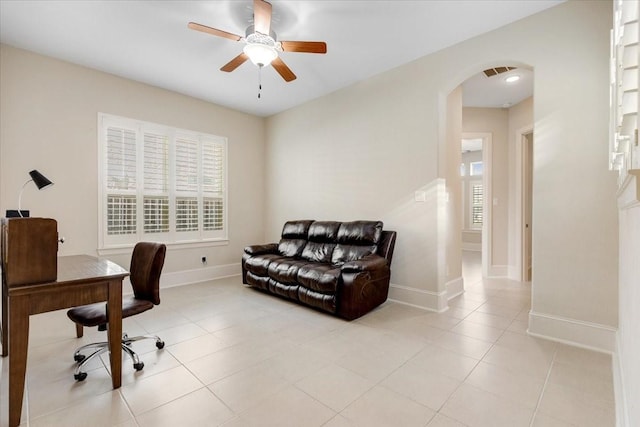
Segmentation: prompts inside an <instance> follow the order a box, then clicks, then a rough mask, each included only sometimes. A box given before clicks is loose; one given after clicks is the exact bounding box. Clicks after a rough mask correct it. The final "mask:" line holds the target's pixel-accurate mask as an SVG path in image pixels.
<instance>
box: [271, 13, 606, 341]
mask: <svg viewBox="0 0 640 427" xmlns="http://www.w3.org/2000/svg"><path fill="white" fill-rule="evenodd" d="M611 19H612V16H611V3H610V2H579V1H569V2H567V3H563V4H561V5H559V6H557V7H554V8H552V9H549V10H547V11H544V12H542V13H540V14H537V15H534V16H531V17H529V18H526V19H523V20H521V21H518V22H516V23H514V24H512V25H509V26H506V27H503V28H501V29H498V30H496V31H493V32H490V33H487V34H485V35H482V36H480V37H476V38H474V39H472V40H468V41H465V42H462V43H460V44H458V45H455V46H453V47H450V48H447V49H444V50H442V51H439V52H437V53H435V54H432V55H429V56H426V57H424V58H421V59H419V60H417V61H414V62H412V63H410V64H407V65H405V66H402V67H399V68H396V69H394V70H391V71H389V72H386V73H383V74H380V75H377V76H375V77H373V78H370V79H368V80H366V81H363V82H359V83H357V84H355V85H353V86H351V87H348V88H346V89H344V90H340V91H338V92H335V93H333V94H330V95H328V96H325V97H323V98H320V99H317V100H315V101H312V102H309V103H307V104H305V105H303V106H300V107H297V108H294V109H292V110H289V111H287V112H284V113H281V114H278V115H276V116H274V117H271V118H269V119H268V122H267V146H268V148H267V158H266V173H267V175H266V181H267V189H268V197H267V205H266V212H267V222H266V232H267V235H268V237H269V238H270V239H275V238H276V237H277V236H278V233H279V231H280V229H281V227H282V223H283V222H284V221H286V220H287V219H293V218H304V217H308V218H323V219H355V218H380V219H382V220H384V221H385V224H386V226H387V227H389V228H393V229H396V230H397V231H398V242H397V252H396V257H395V258H394V263H393V265H392V270H393V275H392V282H393V283H394V284H395V285H398V286H397V289H398V290H399V292H398V293H397V294H396V297H397V298H398V299H404V300H405V301H406V302H408V303H411V304H416V305H422V306H427V307H429V308H434V309H436V308H437V307H438V306H437V302H438V301H439V297H440V296H441V292H442V289H441V288H440V287H439V281H438V273H439V272H438V265H439V264H438V259H439V257H441V256H442V253H441V252H440V251H442V250H443V247H442V246H438V245H437V242H438V229H437V227H438V222H437V218H438V212H439V211H440V210H442V209H443V203H444V197H441V195H442V193H443V191H442V186H443V184H442V183H441V182H440V181H439V179H438V178H439V177H440V176H442V173H441V171H439V170H438V156H439V153H438V145H439V144H438V141H442V138H444V137H445V129H444V123H445V120H444V115H445V114H446V97H447V95H448V93H449V92H450V91H452V90H453V89H454V88H455V87H457V86H458V85H459V84H460V83H461V82H463V81H464V80H465V79H467V78H468V77H470V76H471V75H473V74H475V73H477V72H479V71H481V70H482V69H484V68H486V67H488V66H491V65H505V64H506V63H507V62H508V63H509V64H507V65H510V64H513V65H529V66H531V67H533V69H534V71H535V88H534V98H535V105H534V120H535V123H534V124H535V129H536V142H535V150H536V151H535V165H536V166H535V173H534V176H535V178H534V179H535V181H534V199H535V202H534V205H535V206H534V216H535V218H536V219H535V221H536V228H535V230H534V233H535V234H534V272H535V273H534V274H535V275H534V280H533V311H534V312H535V313H537V314H540V315H544V316H546V317H545V319H548V320H550V322H551V326H549V325H548V324H546V325H540V324H538V323H536V324H534V325H533V330H532V332H534V333H539V334H542V335H546V336H551V337H554V338H557V339H561V338H562V337H561V335H562V334H561V332H560V329H562V328H563V327H566V326H568V325H569V324H573V323H571V322H570V321H569V320H577V321H581V322H582V323H580V325H581V326H582V325H586V326H585V327H587V329H588V326H589V325H596V329H597V328H598V326H597V325H610V326H615V325H616V323H617V292H616V282H617V267H616V255H615V254H616V247H617V237H616V233H615V230H616V228H617V219H616V210H615V199H614V196H613V195H614V194H615V176H613V174H612V173H611V172H609V171H608V168H607V156H606V145H607V126H608V103H609V101H608V63H607V60H606V58H607V57H608V54H609V28H610V26H611ZM584 70H588V72H585V71H584ZM586 170H588V171H589V173H584V171H586ZM505 185H506V184H505ZM505 188H507V187H505ZM419 189H424V190H425V191H426V194H427V202H416V201H415V200H414V192H415V191H416V190H419ZM585 212H589V215H587V216H585V215H584V213H585ZM434 302H435V303H434ZM605 329H606V328H605Z"/></svg>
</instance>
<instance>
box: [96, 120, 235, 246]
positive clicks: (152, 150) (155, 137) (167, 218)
mask: <svg viewBox="0 0 640 427" xmlns="http://www.w3.org/2000/svg"><path fill="white" fill-rule="evenodd" d="M98 120H99V124H100V135H99V145H100V150H99V153H100V159H99V162H100V163H99V164H100V171H99V173H100V180H99V181H100V202H99V204H100V229H101V232H100V236H99V237H100V247H101V248H108V247H115V246H124V245H130V244H133V243H135V242H137V241H140V240H155V241H163V242H167V243H175V242H198V241H208V240H224V239H226V237H227V230H226V229H227V227H226V209H225V207H226V205H227V188H226V164H227V160H226V151H227V142H226V139H225V138H222V137H219V136H214V135H208V134H203V133H198V132H193V131H187V130H182V129H175V128H170V127H167V126H161V125H156V124H152V123H146V122H142V121H138V120H133V119H126V118H122V117H116V116H111V115H107V114H99V117H98Z"/></svg>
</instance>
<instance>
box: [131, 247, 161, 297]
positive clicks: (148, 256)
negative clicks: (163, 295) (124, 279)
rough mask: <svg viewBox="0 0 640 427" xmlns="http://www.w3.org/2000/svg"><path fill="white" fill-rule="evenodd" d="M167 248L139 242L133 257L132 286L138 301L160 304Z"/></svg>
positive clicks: (134, 249)
mask: <svg viewBox="0 0 640 427" xmlns="http://www.w3.org/2000/svg"><path fill="white" fill-rule="evenodd" d="M166 251H167V247H166V246H165V245H164V244H162V243H153V242H139V243H137V244H136V246H135V247H134V248H133V254H132V255H131V268H130V269H129V270H130V272H131V277H130V279H131V286H132V287H133V293H134V295H135V297H136V298H137V299H144V300H147V301H151V302H152V303H154V304H155V305H158V304H160V273H162V266H163V265H164V256H165V253H166Z"/></svg>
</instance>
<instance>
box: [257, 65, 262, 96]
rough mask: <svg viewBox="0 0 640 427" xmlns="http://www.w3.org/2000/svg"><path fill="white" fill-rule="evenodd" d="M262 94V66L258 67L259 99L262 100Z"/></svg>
mask: <svg viewBox="0 0 640 427" xmlns="http://www.w3.org/2000/svg"><path fill="white" fill-rule="evenodd" d="M261 92H262V66H261V65H259V66H258V99H260V96H261Z"/></svg>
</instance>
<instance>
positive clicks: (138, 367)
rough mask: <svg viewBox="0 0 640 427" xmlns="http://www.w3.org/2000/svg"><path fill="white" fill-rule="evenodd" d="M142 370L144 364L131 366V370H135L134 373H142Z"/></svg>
mask: <svg viewBox="0 0 640 427" xmlns="http://www.w3.org/2000/svg"><path fill="white" fill-rule="evenodd" d="M142 368H144V362H140V363H134V364H133V369H135V370H136V371H142Z"/></svg>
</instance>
